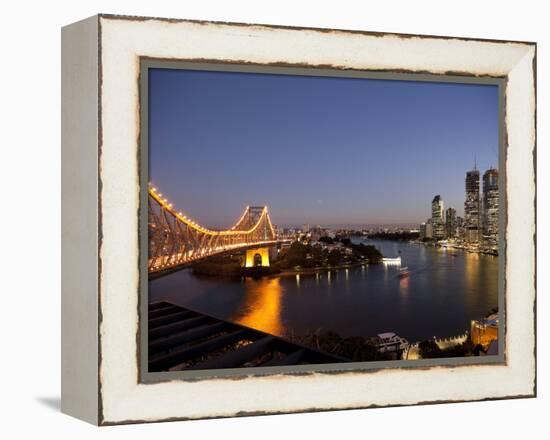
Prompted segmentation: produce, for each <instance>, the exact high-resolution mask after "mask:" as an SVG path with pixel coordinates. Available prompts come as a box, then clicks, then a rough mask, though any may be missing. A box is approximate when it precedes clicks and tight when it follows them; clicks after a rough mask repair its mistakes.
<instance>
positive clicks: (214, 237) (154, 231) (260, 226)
mask: <svg viewBox="0 0 550 440" xmlns="http://www.w3.org/2000/svg"><path fill="white" fill-rule="evenodd" d="M148 205H149V206H148V217H149V219H148V232H149V255H148V270H149V276H151V275H155V274H158V273H160V272H164V271H167V270H171V269H177V268H183V267H186V266H188V265H190V264H192V263H195V262H197V261H200V260H203V259H205V258H208V257H212V256H214V255H219V254H223V253H228V252H232V251H237V250H247V249H256V248H264V250H262V251H261V252H265V249H266V248H267V247H268V246H272V245H275V244H277V243H278V242H279V241H286V240H278V238H277V233H276V231H275V228H274V227H273V224H272V223H271V219H270V217H269V212H268V208H267V206H247V207H246V208H245V210H244V212H243V214H242V215H241V217H240V218H239V220H238V221H237V222H236V223H235V224H234V225H233V226H232V227H231V228H229V229H226V230H213V229H209V228H206V227H204V226H202V225H200V224H198V223H196V222H195V221H193V220H192V219H190V218H188V217H186V216H185V215H184V214H183V213H181V212H179V211H177V210H176V209H175V208H174V207H173V204H172V203H170V202H169V201H168V199H167V198H166V197H165V196H163V194H162V193H160V192H159V191H158V190H157V189H156V188H155V187H153V186H149V204H148ZM249 259H250V258H249V257H248V255H247V265H248V260H249Z"/></svg>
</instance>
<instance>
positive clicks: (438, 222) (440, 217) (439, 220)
mask: <svg viewBox="0 0 550 440" xmlns="http://www.w3.org/2000/svg"><path fill="white" fill-rule="evenodd" d="M432 228H433V238H434V239H435V240H442V239H444V238H445V211H444V208H443V199H442V198H441V196H440V195H439V194H438V195H436V196H435V197H434V198H433V200H432Z"/></svg>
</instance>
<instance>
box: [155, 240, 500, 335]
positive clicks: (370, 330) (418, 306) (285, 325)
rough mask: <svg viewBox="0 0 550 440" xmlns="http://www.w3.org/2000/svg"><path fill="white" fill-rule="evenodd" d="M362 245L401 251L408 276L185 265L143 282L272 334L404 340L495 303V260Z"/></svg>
mask: <svg viewBox="0 0 550 440" xmlns="http://www.w3.org/2000/svg"><path fill="white" fill-rule="evenodd" d="M354 241H357V240H354ZM364 242H365V244H372V245H375V246H376V247H377V248H378V249H379V250H380V251H381V252H382V254H383V255H384V256H386V257H395V256H398V255H399V252H400V254H401V257H402V261H403V263H402V265H403V266H408V267H409V270H410V276H409V277H407V278H399V277H398V276H397V274H398V270H399V266H386V265H383V264H372V265H365V266H358V267H353V268H349V269H341V270H338V271H333V272H330V273H327V272H325V273H321V274H318V275H315V274H312V275H304V274H302V275H290V276H289V275H287V276H276V277H271V278H261V279H250V278H247V279H236V280H234V279H225V278H209V277H197V276H195V275H193V274H192V272H191V270H190V269H184V270H181V271H179V272H175V273H172V274H170V275H167V276H165V277H162V278H159V279H156V280H154V281H151V282H149V295H150V300H151V301H158V300H168V301H172V302H174V303H177V304H180V305H182V306H184V307H189V308H190V309H194V310H197V311H199V312H203V313H205V314H208V315H212V316H214V317H217V318H220V319H226V320H230V321H235V322H239V323H241V324H243V325H246V326H249V327H253V328H256V329H258V330H262V331H265V332H267V333H271V334H275V335H279V336H285V335H286V336H288V335H302V334H305V333H308V332H310V331H314V330H317V329H321V330H322V331H328V330H331V331H334V332H337V333H339V334H340V335H342V336H373V335H375V334H378V333H382V332H387V331H393V332H396V333H397V334H399V335H400V336H403V337H405V338H407V339H408V340H409V341H420V340H423V339H428V338H431V337H432V336H437V337H447V336H452V335H456V334H460V333H463V332H464V331H465V330H468V329H469V326H470V320H472V319H477V318H480V317H482V316H484V315H485V314H486V313H488V312H489V311H490V310H491V309H492V308H493V307H497V305H498V266H499V264H498V257H494V256H489V255H480V254H476V253H468V252H462V251H456V252H450V251H445V250H443V249H440V248H433V247H426V246H424V245H422V244H410V243H407V242H396V241H384V240H365V241H364Z"/></svg>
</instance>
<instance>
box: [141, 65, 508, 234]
mask: <svg viewBox="0 0 550 440" xmlns="http://www.w3.org/2000/svg"><path fill="white" fill-rule="evenodd" d="M474 157H476V158H477V165H478V169H480V170H481V172H482V173H483V171H485V170H486V169H487V168H489V167H490V166H494V167H496V166H498V88H497V87H496V86H491V85H466V84H451V83H428V82H412V81H389V80H372V79H348V78H326V77H312V76H291V75H267V74H251V73H228V72H206V71H189V70H172V69H151V70H150V74H149V160H150V163H149V172H150V181H151V182H152V183H153V184H154V185H155V186H156V187H157V188H158V189H159V191H160V192H162V193H163V195H165V196H166V197H168V199H169V200H170V201H171V202H172V203H173V204H174V206H175V208H176V209H177V210H179V211H182V212H183V213H184V214H185V215H187V216H188V217H190V218H192V219H193V220H195V221H197V222H198V223H200V224H202V225H204V226H209V227H212V228H224V227H228V226H230V225H232V224H233V223H234V222H235V221H236V220H237V219H238V217H239V216H240V214H241V213H242V211H243V210H244V208H245V206H246V205H268V206H269V209H270V215H271V218H272V221H273V222H274V223H275V224H277V225H280V226H291V225H296V226H297V225H302V224H304V223H309V224H313V225H315V224H320V225H325V226H331V225H333V226H335V225H340V226H343V225H349V226H361V225H369V224H388V225H390V224H418V223H420V222H421V221H425V220H426V218H428V217H429V216H430V210H431V200H432V198H433V197H434V195H436V194H440V195H441V197H442V198H443V201H444V203H445V208H447V207H449V206H451V207H454V208H455V209H456V210H457V214H458V215H463V212H464V197H465V196H464V178H465V174H466V171H467V170H469V169H471V168H473V165H474Z"/></svg>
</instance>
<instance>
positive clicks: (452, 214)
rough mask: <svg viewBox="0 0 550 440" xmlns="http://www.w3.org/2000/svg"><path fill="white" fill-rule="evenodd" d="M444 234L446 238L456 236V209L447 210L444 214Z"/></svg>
mask: <svg viewBox="0 0 550 440" xmlns="http://www.w3.org/2000/svg"><path fill="white" fill-rule="evenodd" d="M445 232H446V233H447V238H454V237H455V236H456V209H454V208H448V209H447V211H446V212H445Z"/></svg>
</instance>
